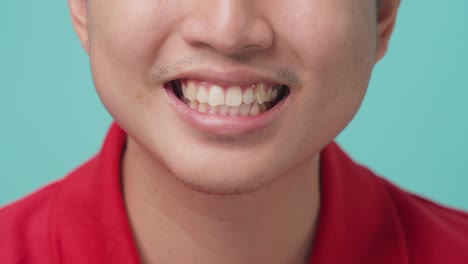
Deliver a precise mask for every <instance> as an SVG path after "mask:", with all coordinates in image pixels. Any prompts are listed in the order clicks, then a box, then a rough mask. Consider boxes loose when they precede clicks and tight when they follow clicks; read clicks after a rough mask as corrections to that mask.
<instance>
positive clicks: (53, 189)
mask: <svg viewBox="0 0 468 264" xmlns="http://www.w3.org/2000/svg"><path fill="white" fill-rule="evenodd" d="M94 163H95V162H93V159H91V160H89V161H88V162H86V163H84V164H83V165H82V166H80V167H78V168H77V169H76V170H74V171H73V172H71V173H70V174H69V175H68V176H67V177H65V178H63V179H60V180H58V181H56V182H53V183H50V184H49V185H47V186H45V187H42V188H41V189H39V190H37V191H35V192H33V193H31V194H29V195H28V196H25V197H24V198H22V199H20V200H18V201H15V202H13V203H11V204H9V205H7V206H5V207H3V208H0V234H1V235H0V256H1V260H2V263H52V262H53V261H52V258H53V252H54V250H53V244H54V241H52V240H53V239H54V238H53V237H54V236H53V235H52V233H53V230H54V227H53V225H54V221H55V217H54V216H55V215H54V214H55V211H56V210H57V200H58V197H59V196H60V193H61V192H63V191H64V190H63V188H64V185H66V184H68V182H69V181H71V180H72V178H73V177H74V178H80V177H81V179H84V178H86V177H88V174H90V172H91V171H92V170H93V167H94Z"/></svg>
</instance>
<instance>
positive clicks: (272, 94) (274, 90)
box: [270, 88, 278, 101]
mask: <svg viewBox="0 0 468 264" xmlns="http://www.w3.org/2000/svg"><path fill="white" fill-rule="evenodd" d="M276 97H278V89H276V88H275V89H273V91H272V92H271V100H270V101H274V100H275V99H276Z"/></svg>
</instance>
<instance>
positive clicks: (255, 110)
mask: <svg viewBox="0 0 468 264" xmlns="http://www.w3.org/2000/svg"><path fill="white" fill-rule="evenodd" d="M183 102H184V103H185V104H187V105H188V106H189V107H190V108H191V109H193V110H196V111H198V112H202V113H208V114H213V115H222V116H256V115H258V114H261V113H263V112H265V111H267V110H269V109H270V107H269V106H268V103H263V104H257V103H251V104H241V105H239V106H227V105H219V106H210V105H209V104H207V103H199V102H197V101H187V100H183Z"/></svg>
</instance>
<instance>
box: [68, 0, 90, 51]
mask: <svg viewBox="0 0 468 264" xmlns="http://www.w3.org/2000/svg"><path fill="white" fill-rule="evenodd" d="M67 1H68V9H69V11H70V16H71V20H72V25H73V29H74V30H75V33H76V34H77V35H78V38H79V39H80V42H81V45H82V46H83V49H84V50H85V51H86V53H89V34H88V33H89V32H88V0H67Z"/></svg>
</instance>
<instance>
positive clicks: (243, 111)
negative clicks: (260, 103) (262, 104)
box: [240, 104, 250, 116]
mask: <svg viewBox="0 0 468 264" xmlns="http://www.w3.org/2000/svg"><path fill="white" fill-rule="evenodd" d="M249 114H250V104H242V105H241V107H240V115H241V116H248V115H249Z"/></svg>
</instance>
